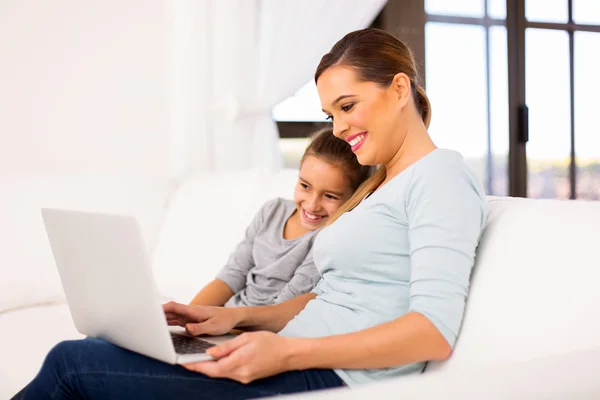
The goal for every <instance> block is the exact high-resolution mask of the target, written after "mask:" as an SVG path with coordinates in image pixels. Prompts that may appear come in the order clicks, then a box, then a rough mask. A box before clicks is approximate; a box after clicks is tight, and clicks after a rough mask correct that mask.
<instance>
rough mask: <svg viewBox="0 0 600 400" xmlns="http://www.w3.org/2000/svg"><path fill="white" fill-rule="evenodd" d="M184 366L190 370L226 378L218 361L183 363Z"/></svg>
mask: <svg viewBox="0 0 600 400" xmlns="http://www.w3.org/2000/svg"><path fill="white" fill-rule="evenodd" d="M183 367H184V368H185V369H187V370H189V371H193V372H199V373H201V374H204V375H206V376H209V377H211V378H224V377H225V376H224V375H223V374H222V368H221V367H220V366H219V365H218V363H217V362H216V361H202V362H198V363H193V364H183Z"/></svg>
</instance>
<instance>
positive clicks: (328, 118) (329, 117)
mask: <svg viewBox="0 0 600 400" xmlns="http://www.w3.org/2000/svg"><path fill="white" fill-rule="evenodd" d="M325 119H326V120H327V121H333V115H328V116H327V117H325Z"/></svg>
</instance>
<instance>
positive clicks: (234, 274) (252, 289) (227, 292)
mask: <svg viewBox="0 0 600 400" xmlns="http://www.w3.org/2000/svg"><path fill="white" fill-rule="evenodd" d="M369 175H370V168H369V167H365V166H362V165H360V164H359V163H358V161H357V159H356V156H355V155H354V153H353V152H352V150H351V149H350V145H349V144H348V143H346V142H345V141H343V140H340V139H337V138H336V137H335V136H333V134H332V131H331V129H330V128H327V129H324V130H321V131H319V132H316V133H315V134H314V135H313V136H312V138H311V141H310V144H309V145H308V147H307V148H306V151H305V152H304V155H303V156H302V159H301V161H300V173H299V176H298V182H297V184H296V188H295V190H294V200H293V201H292V200H286V199H282V198H277V199H273V200H271V201H268V202H267V203H265V204H264V205H263V207H262V208H261V210H260V211H259V212H258V213H257V214H256V216H255V217H254V220H253V221H252V223H251V224H250V226H249V227H248V228H247V230H246V235H245V237H244V240H243V241H242V242H241V243H240V244H238V245H237V247H236V248H235V250H234V252H233V253H232V254H231V256H230V257H229V261H228V262H227V264H226V265H225V267H224V268H223V269H222V270H221V271H220V272H219V273H218V275H217V277H216V279H215V280H214V281H212V282H211V283H209V284H208V285H207V286H206V287H205V288H204V289H202V290H201V291H200V292H199V293H198V294H197V295H196V297H194V299H193V300H192V302H191V303H190V304H192V305H208V306H223V305H225V307H239V306H261V305H272V304H277V303H281V302H283V301H286V300H290V299H292V298H294V297H296V296H299V295H301V294H304V293H308V292H310V291H311V290H312V288H313V287H314V286H315V285H316V283H317V282H318V281H319V279H320V277H321V276H320V275H319V272H318V271H317V269H316V268H315V266H314V262H313V257H312V252H311V248H312V243H313V240H314V238H315V234H316V233H317V231H318V229H319V228H320V227H321V226H323V224H325V223H327V221H328V220H329V218H330V217H331V216H332V215H333V214H335V213H336V211H337V210H338V209H339V208H340V207H341V206H342V204H344V202H345V201H346V200H348V199H349V198H350V196H351V195H352V194H353V193H354V191H355V190H356V189H357V188H358V187H359V186H360V184H361V183H363V182H364V181H365V179H367V178H368V177H369Z"/></svg>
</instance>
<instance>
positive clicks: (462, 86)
mask: <svg viewBox="0 0 600 400" xmlns="http://www.w3.org/2000/svg"><path fill="white" fill-rule="evenodd" d="M504 4H505V2H504ZM484 5H485V2H484V1H468V2H446V1H444V2H442V1H426V2H425V10H426V11H427V13H428V14H427V21H428V22H427V23H426V28H425V54H426V56H425V61H426V63H425V74H426V76H427V93H428V96H429V98H430V100H431V103H432V121H431V126H430V129H429V132H430V134H431V136H432V138H433V140H434V141H435V143H436V144H437V145H438V146H439V147H444V148H449V149H453V150H456V151H458V152H459V153H461V154H462V155H463V157H464V159H465V161H466V162H467V163H468V164H469V166H470V167H471V168H472V169H473V171H474V172H475V173H476V175H477V176H478V177H479V179H480V180H481V182H482V184H483V185H484V187H485V189H486V192H487V194H491V195H506V194H508V69H507V47H506V27H505V26H504V21H503V19H493V18H491V17H489V16H488V14H489V13H490V12H493V15H494V16H495V17H499V18H504V15H506V8H505V7H502V2H498V1H495V2H488V4H487V10H485V8H484Z"/></svg>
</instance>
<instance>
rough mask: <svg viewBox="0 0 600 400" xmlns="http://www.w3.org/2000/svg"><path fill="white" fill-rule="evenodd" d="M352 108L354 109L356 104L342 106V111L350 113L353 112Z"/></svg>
mask: <svg viewBox="0 0 600 400" xmlns="http://www.w3.org/2000/svg"><path fill="white" fill-rule="evenodd" d="M352 107H354V103H350V104H345V105H343V106H342V111H344V112H348V111H350V110H352Z"/></svg>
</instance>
